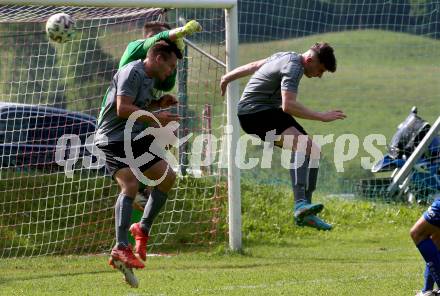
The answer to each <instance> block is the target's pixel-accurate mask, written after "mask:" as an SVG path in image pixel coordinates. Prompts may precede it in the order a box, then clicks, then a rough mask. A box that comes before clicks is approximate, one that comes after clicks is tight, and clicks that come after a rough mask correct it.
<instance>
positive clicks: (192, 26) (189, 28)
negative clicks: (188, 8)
mask: <svg viewBox="0 0 440 296" xmlns="http://www.w3.org/2000/svg"><path fill="white" fill-rule="evenodd" d="M175 30H176V37H177V38H178V39H179V38H183V37H185V36H188V35H191V34H193V33H195V32H201V31H202V26H201V25H200V24H199V23H198V22H197V21H196V20H192V21H189V22H188V23H186V25H185V26H183V27H180V28H176V29H175Z"/></svg>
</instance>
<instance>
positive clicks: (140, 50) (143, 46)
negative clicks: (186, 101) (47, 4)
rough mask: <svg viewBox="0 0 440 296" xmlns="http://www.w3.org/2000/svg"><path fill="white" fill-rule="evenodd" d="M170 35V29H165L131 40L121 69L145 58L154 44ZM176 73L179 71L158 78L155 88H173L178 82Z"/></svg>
mask: <svg viewBox="0 0 440 296" xmlns="http://www.w3.org/2000/svg"><path fill="white" fill-rule="evenodd" d="M169 36H170V34H169V31H163V32H160V33H158V34H156V35H154V36H153V37H150V38H147V39H140V40H136V41H132V42H130V43H129V44H128V45H127V48H126V49H125V51H124V54H123V55H122V58H121V61H120V62H119V69H120V68H122V67H123V66H125V65H126V64H128V63H130V62H132V61H135V60H139V59H141V60H144V59H145V57H146V56H147V52H148V50H149V49H150V47H151V46H153V45H154V44H155V43H156V42H157V41H159V40H169ZM176 75H177V71H176V70H174V72H173V74H171V75H170V76H168V77H167V78H166V79H165V80H164V81H159V80H156V81H155V83H154V88H155V89H157V90H162V91H170V90H172V89H173V87H174V84H176Z"/></svg>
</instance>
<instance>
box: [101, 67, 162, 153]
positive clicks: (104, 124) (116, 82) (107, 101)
mask: <svg viewBox="0 0 440 296" xmlns="http://www.w3.org/2000/svg"><path fill="white" fill-rule="evenodd" d="M153 86H154V79H153V78H150V77H148V76H147V74H146V73H145V70H144V63H143V62H142V61H141V60H137V61H133V62H131V63H128V64H127V65H125V66H124V67H123V68H121V69H119V70H118V72H116V74H115V76H113V79H112V82H111V85H110V87H109V88H108V89H107V93H106V96H105V98H104V101H103V103H102V106H101V113H100V116H99V119H98V129H97V131H96V134H95V144H97V145H99V144H104V143H105V140H104V139H105V136H107V138H108V142H109V143H112V142H119V141H124V129H125V124H126V122H127V119H124V118H120V117H119V116H118V115H117V114H116V96H127V97H131V98H134V102H133V104H134V105H136V106H137V107H139V108H141V109H146V107H147V106H148V105H149V104H150V103H151V102H152V101H153V100H156V98H155V96H154V94H153V93H154V89H153ZM144 129H145V124H144V123H142V122H138V121H136V122H135V124H134V126H133V129H132V133H131V138H134V137H135V136H136V135H138V134H139V133H140V132H142V131H143V130H144Z"/></svg>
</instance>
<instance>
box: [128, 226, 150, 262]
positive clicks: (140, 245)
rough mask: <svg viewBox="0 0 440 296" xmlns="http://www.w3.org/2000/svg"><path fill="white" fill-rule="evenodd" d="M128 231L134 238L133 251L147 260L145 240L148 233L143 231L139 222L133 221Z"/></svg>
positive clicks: (146, 240)
mask: <svg viewBox="0 0 440 296" xmlns="http://www.w3.org/2000/svg"><path fill="white" fill-rule="evenodd" d="M130 232H131V235H132V236H133V238H134V239H135V240H136V246H135V248H134V252H135V253H136V254H138V255H139V257H140V258H141V259H142V260H144V261H145V260H147V242H148V235H147V234H145V233H144V231H143V230H142V228H141V224H140V223H134V224H132V225H131V227H130Z"/></svg>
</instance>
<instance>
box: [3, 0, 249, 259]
mask: <svg viewBox="0 0 440 296" xmlns="http://www.w3.org/2000/svg"><path fill="white" fill-rule="evenodd" d="M0 5H26V6H33V5H35V6H80V7H109V8H118V7H127V8H131V7H133V8H134V7H136V8H177V9H179V8H217V9H224V10H225V57H226V60H225V64H226V71H231V70H232V69H234V68H236V67H237V66H238V20H237V18H238V17H237V14H238V12H237V0H192V1H191V0H146V1H142V0H90V1H83V0H68V1H61V0H0ZM217 90H218V89H217ZM218 91H219V90H218ZM239 97H240V94H239V83H238V81H235V82H232V83H230V84H229V86H228V90H227V94H226V100H227V102H226V105H227V111H226V112H227V115H226V118H227V127H226V134H227V135H226V139H227V157H228V161H227V163H228V169H227V170H228V178H227V180H228V184H227V190H228V219H229V225H228V230H229V234H228V235H229V247H230V248H231V249H232V250H240V249H241V248H242V235H241V193H240V170H239V169H238V167H237V166H236V164H235V155H236V153H237V143H238V138H239V133H240V128H239V124H238V118H237V115H236V108H237V102H238V99H239Z"/></svg>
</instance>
